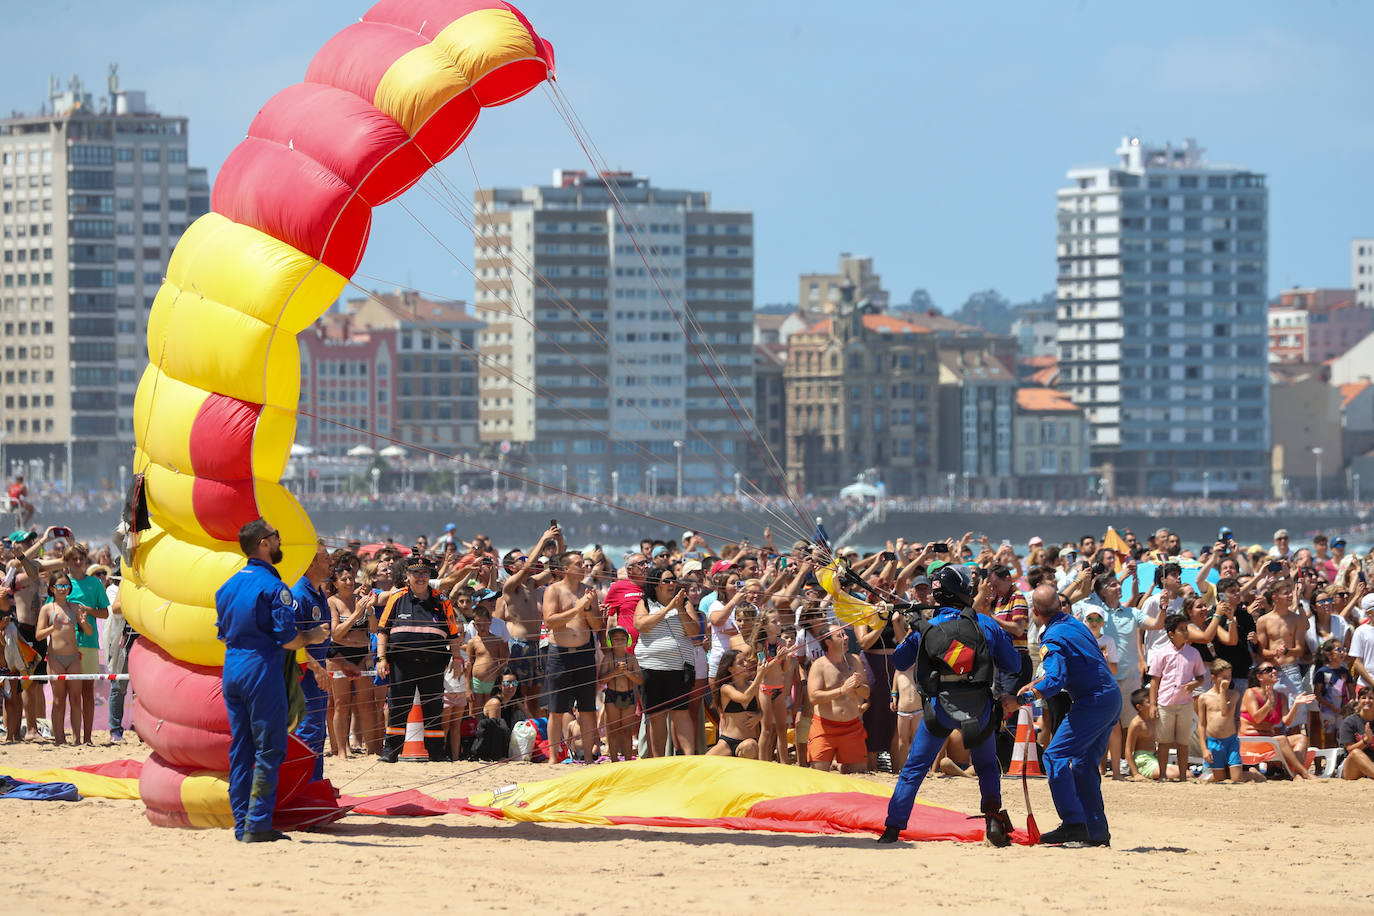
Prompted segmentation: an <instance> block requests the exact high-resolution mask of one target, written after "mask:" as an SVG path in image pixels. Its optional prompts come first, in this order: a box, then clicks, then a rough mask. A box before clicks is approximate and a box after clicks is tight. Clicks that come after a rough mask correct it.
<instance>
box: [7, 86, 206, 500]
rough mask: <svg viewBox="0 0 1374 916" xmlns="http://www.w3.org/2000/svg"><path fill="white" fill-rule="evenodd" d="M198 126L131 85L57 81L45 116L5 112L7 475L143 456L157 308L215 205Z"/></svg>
mask: <svg viewBox="0 0 1374 916" xmlns="http://www.w3.org/2000/svg"><path fill="white" fill-rule="evenodd" d="M186 133H187V121H186V118H183V117H164V116H162V115H159V114H157V113H156V112H154V111H152V110H150V109H149V107H148V104H147V101H146V98H145V95H144V93H143V92H139V91H135V90H127V89H120V88H119V85H118V80H117V78H116V76H115V71H114V68H113V67H112V68H111V72H110V78H109V92H108V95H106V96H105V97H103V98H102V99H100V100H99V101H98V102H97V100H95V99H94V98H93V97H92V96H91V94H90V93H88V92H87V91H85V88H84V87H83V86H82V84H81V81H80V80H79V79H78V78H76V77H72V79H71V81H70V82H69V83H68V85H67V88H66V89H65V90H63V89H61V88H60V87H59V86H58V84H57V82H56V80H52V81H51V82H50V85H49V100H48V102H47V103H46V104H44V105H43V106H42V109H41V110H40V111H39V113H37V114H32V115H20V114H16V115H14V116H12V117H9V118H5V119H0V355H2V356H3V361H0V378H3V382H4V391H3V395H0V397H3V401H0V403H3V413H2V414H0V417H3V427H0V430H2V431H3V435H4V436H5V445H6V449H5V452H6V455H7V463H8V464H10V467H9V468H7V469H5V470H6V472H7V473H31V470H30V469H34V468H35V465H34V464H33V463H34V462H38V463H39V464H40V465H41V466H42V467H43V468H44V469H49V468H51V469H53V473H55V474H58V475H61V474H63V473H65V472H66V470H67V461H68V458H69V457H70V459H71V462H72V465H71V471H72V474H73V478H74V482H77V483H86V482H98V481H102V480H104V481H111V482H114V481H115V480H116V477H117V476H118V468H119V467H120V466H124V467H128V466H130V465H131V464H132V459H133V454H132V449H133V442H134V428H133V404H134V391H135V389H136V388H137V386H138V380H139V376H140V374H141V372H142V370H143V367H144V365H145V364H146V362H147V355H146V351H147V345H146V335H147V318H148V310H149V308H150V307H151V306H152V304H153V297H154V296H156V295H157V291H158V287H159V286H160V285H161V283H162V277H163V273H164V270H165V267H166V263H167V260H168V257H169V256H170V254H171V251H172V247H173V246H174V245H175V244H176V242H177V239H178V238H179V237H180V236H181V233H182V231H183V230H184V229H185V227H186V225H187V224H188V223H190V222H191V221H192V220H193V219H195V218H196V217H197V216H199V215H200V214H202V213H204V212H206V211H207V210H208V209H209V197H210V192H209V183H208V181H207V177H206V172H205V170H204V169H194V168H191V167H190V166H189V165H188V164H187V161H186V159H187V157H186V145H187V136H186Z"/></svg>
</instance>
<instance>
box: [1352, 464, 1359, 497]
mask: <svg viewBox="0 0 1374 916" xmlns="http://www.w3.org/2000/svg"><path fill="white" fill-rule="evenodd" d="M1350 479H1351V482H1352V483H1354V484H1355V502H1359V501H1360V475H1359V472H1358V471H1357V472H1355V473H1354V474H1351V475H1350Z"/></svg>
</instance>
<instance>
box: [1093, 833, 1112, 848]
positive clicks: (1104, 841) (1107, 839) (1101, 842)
mask: <svg viewBox="0 0 1374 916" xmlns="http://www.w3.org/2000/svg"><path fill="white" fill-rule="evenodd" d="M1088 845H1089V846H1111V845H1112V835H1111V834H1110V833H1109V834H1107V835H1106V836H1104V837H1102V838H1100V839H1096V840H1092V839H1090V840H1088Z"/></svg>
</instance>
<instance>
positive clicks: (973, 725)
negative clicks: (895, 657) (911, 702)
mask: <svg viewBox="0 0 1374 916" xmlns="http://www.w3.org/2000/svg"><path fill="white" fill-rule="evenodd" d="M912 624H913V626H914V628H915V630H916V632H917V633H918V634H919V635H920V637H921V646H920V651H919V652H918V654H917V656H916V689H917V690H919V691H920V693H921V701H922V714H923V721H924V722H925V726H926V728H927V729H928V730H929V731H930V733H931V734H933V735H935V736H936V737H937V738H944V737H947V736H948V735H949V733H950V732H951V731H952V730H953V729H950V728H948V727H946V726H944V725H942V724H941V723H940V720H939V719H937V718H936V716H935V710H936V704H939V708H940V709H941V710H943V711H944V713H945V715H947V716H948V717H949V718H951V719H953V720H954V721H955V723H956V725H957V727H958V729H959V733H960V735H961V736H962V737H963V739H964V747H965V748H967V749H972V748H974V747H977V746H978V745H980V744H982V743H983V742H984V741H986V740H987V739H988V737H989V736H990V735H991V734H992V733H993V731H994V730H995V729H996V727H997V717H996V716H993V715H991V714H989V715H988V721H987V725H986V726H982V727H980V726H979V724H978V719H979V717H980V716H982V715H983V713H984V712H985V711H987V710H988V707H989V705H990V704H991V703H992V690H993V678H994V676H995V674H996V666H995V665H994V664H993V661H992V649H991V648H990V647H989V646H988V640H987V637H986V636H985V635H984V634H983V630H982V628H981V627H979V626H978V614H977V612H976V611H974V610H973V609H972V608H967V607H966V608H964V609H963V610H961V611H960V612H959V616H958V617H954V618H950V619H947V620H942V621H940V622H939V623H932V622H931V621H929V620H914V621H912Z"/></svg>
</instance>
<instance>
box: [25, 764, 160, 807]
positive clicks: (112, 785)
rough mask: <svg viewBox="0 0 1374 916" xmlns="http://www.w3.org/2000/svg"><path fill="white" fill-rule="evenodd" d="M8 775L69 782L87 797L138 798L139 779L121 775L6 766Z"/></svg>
mask: <svg viewBox="0 0 1374 916" xmlns="http://www.w3.org/2000/svg"><path fill="white" fill-rule="evenodd" d="M4 772H5V775H6V776H13V777H14V778H15V779H27V780H28V781H30V782H69V783H71V784H72V785H74V786H76V791H78V792H80V793H81V794H82V795H83V796H84V797H86V798H116V799H137V798H139V797H140V796H139V794H138V780H137V779H126V778H124V777H119V776H100V775H97V774H95V773H87V772H85V771H83V770H65V769H59V770H20V769H16V768H15V767H12V766H6V767H5V768H4Z"/></svg>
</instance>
